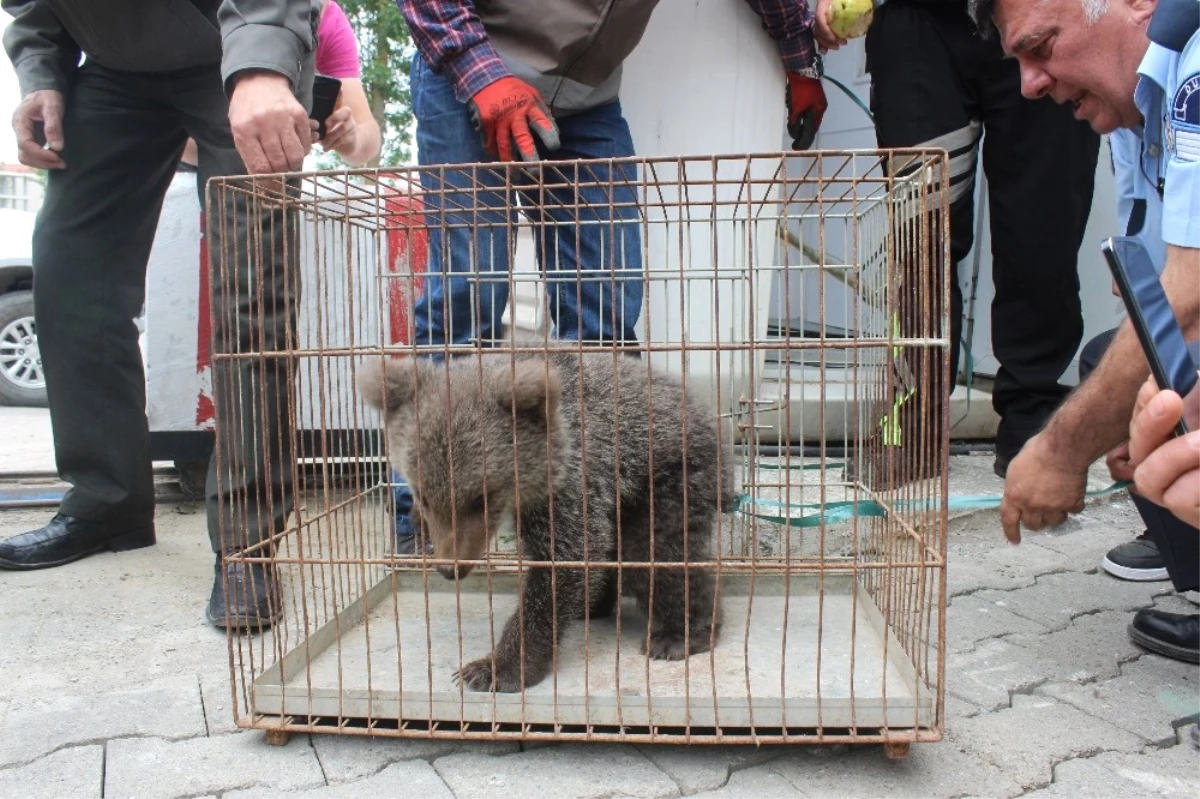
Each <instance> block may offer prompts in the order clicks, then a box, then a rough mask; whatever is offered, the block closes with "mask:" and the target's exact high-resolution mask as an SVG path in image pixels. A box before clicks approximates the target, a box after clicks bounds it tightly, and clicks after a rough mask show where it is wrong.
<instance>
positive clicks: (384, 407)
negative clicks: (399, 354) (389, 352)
mask: <svg viewBox="0 0 1200 799" xmlns="http://www.w3.org/2000/svg"><path fill="white" fill-rule="evenodd" d="M417 381H418V367H417V364H416V361H415V359H414V358H403V359H401V360H396V359H394V358H387V357H384V358H372V359H370V360H368V361H364V362H363V363H362V365H360V366H359V368H358V376H357V378H356V380H355V382H356V383H357V384H358V393H359V394H361V395H362V398H363V401H364V402H366V403H367V404H368V405H370V406H371V407H372V408H375V409H377V410H381V411H385V412H388V413H391V412H393V411H396V410H398V409H399V408H401V407H403V406H405V405H407V404H408V403H410V402H412V400H413V399H414V398H415V397H416V394H417Z"/></svg>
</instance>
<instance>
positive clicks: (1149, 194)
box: [1108, 128, 1167, 272]
mask: <svg viewBox="0 0 1200 799" xmlns="http://www.w3.org/2000/svg"><path fill="white" fill-rule="evenodd" d="M1108 149H1109V152H1110V153H1111V154H1112V167H1113V177H1114V178H1115V180H1116V195H1117V223H1118V225H1119V227H1118V230H1119V231H1120V232H1122V233H1125V234H1126V235H1132V236H1133V237H1134V238H1136V239H1138V240H1139V241H1140V242H1141V243H1142V246H1144V247H1145V248H1146V251H1147V252H1148V253H1150V259H1151V260H1152V261H1154V267H1155V268H1156V269H1157V270H1158V271H1159V272H1162V270H1163V267H1164V266H1166V263H1167V243H1166V242H1165V241H1163V237H1162V198H1161V197H1159V196H1158V191H1157V190H1156V189H1155V186H1156V185H1157V183H1158V180H1157V176H1155V177H1154V179H1153V180H1150V179H1146V178H1144V177H1143V176H1142V173H1141V172H1140V171H1139V170H1141V169H1144V168H1145V166H1144V164H1143V163H1142V155H1143V153H1142V140H1141V138H1140V137H1139V136H1138V134H1137V133H1135V132H1133V131H1132V130H1130V129H1129V128H1117V129H1116V130H1114V131H1113V132H1112V133H1111V134H1109V136H1108ZM1147 174H1148V175H1155V173H1154V172H1149V171H1148V172H1147ZM1138 202H1140V203H1141V205H1142V210H1140V211H1135V203H1138ZM1135 213H1136V214H1137V215H1138V217H1140V219H1135V220H1133V221H1134V225H1133V227H1134V229H1132V230H1131V229H1130V227H1131V226H1130V221H1131V219H1132V218H1133V217H1134V215H1135Z"/></svg>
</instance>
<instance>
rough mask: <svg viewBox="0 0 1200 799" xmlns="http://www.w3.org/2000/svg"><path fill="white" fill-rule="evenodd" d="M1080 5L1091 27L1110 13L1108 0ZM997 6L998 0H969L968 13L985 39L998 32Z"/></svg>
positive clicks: (1089, 0) (1085, 0)
mask: <svg viewBox="0 0 1200 799" xmlns="http://www.w3.org/2000/svg"><path fill="white" fill-rule="evenodd" d="M1079 4H1080V5H1081V6H1083V16H1084V19H1086V20H1087V21H1088V24H1089V25H1095V24H1096V23H1097V22H1099V21H1100V18H1101V17H1103V16H1104V15H1105V14H1106V13H1107V12H1108V0H1079ZM995 6H996V0H967V13H968V14H969V15H970V16H971V21H972V22H974V23H975V27H976V29H978V30H979V35H980V36H982V37H983V38H984V39H989V38H991V35H992V32H993V31H995V30H996V25H995V23H994V22H992V13H993V11H994V9H995Z"/></svg>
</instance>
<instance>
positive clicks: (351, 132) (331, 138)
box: [321, 106, 358, 152]
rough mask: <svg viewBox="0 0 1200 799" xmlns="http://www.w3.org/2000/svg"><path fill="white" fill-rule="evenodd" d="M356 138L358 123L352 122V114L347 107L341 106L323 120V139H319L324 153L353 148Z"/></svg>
mask: <svg viewBox="0 0 1200 799" xmlns="http://www.w3.org/2000/svg"><path fill="white" fill-rule="evenodd" d="M357 136H358V123H357V122H355V121H354V112H353V111H351V110H350V107H349V106H342V107H341V108H339V109H338V110H336V111H334V112H333V113H332V114H330V115H329V118H328V119H326V120H325V138H324V139H321V147H323V148H324V149H325V152H330V151H331V150H339V151H340V150H341V149H343V148H344V149H347V150H350V149H353V148H354V143H355V138H356V137H357Z"/></svg>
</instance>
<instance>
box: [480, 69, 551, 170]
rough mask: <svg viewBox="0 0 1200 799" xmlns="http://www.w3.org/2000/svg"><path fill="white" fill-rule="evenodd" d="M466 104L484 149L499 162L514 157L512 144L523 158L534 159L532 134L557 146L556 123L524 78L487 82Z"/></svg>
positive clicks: (544, 141) (538, 94)
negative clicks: (481, 138) (522, 79)
mask: <svg viewBox="0 0 1200 799" xmlns="http://www.w3.org/2000/svg"><path fill="white" fill-rule="evenodd" d="M469 106H470V111H471V120H472V122H474V123H475V129H476V130H478V131H479V133H480V135H481V136H482V137H483V147H484V149H485V150H487V151H488V153H489V154H491V155H492V156H493V157H496V158H499V159H500V160H501V161H512V160H513V146H514V144H515V145H516V152H517V154H519V155H520V156H521V160H522V161H537V160H538V151H537V146H536V145H535V144H534V142H533V133H536V134H537V135H538V138H539V139H541V140H542V143H543V144H544V145H546V147H547V148H548V149H550V150H557V149H558V146H559V141H558V126H557V125H555V124H554V120H553V119H552V118H551V116H550V109H549V108H547V107H546V103H545V102H543V100H542V95H541V94H540V93H539V92H538V90H537V89H535V88H533V87H532V86H530V85H529V84H528V83H525V82H524V81H521V80H518V79H517V78H513V77H504V78H501V79H500V80H497V81H494V82H492V83H489V84H488V85H487V86H484V87H483V88H482V89H480V90H479V91H478V92H476V93H475V96H474V97H472V98H471V102H470V104H469ZM530 131H532V132H533V133H531V132H530Z"/></svg>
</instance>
